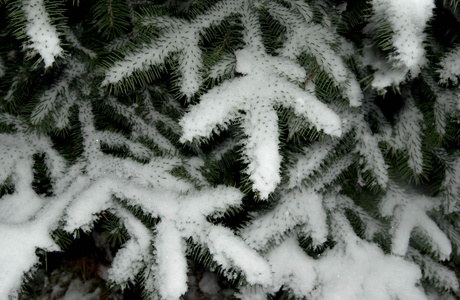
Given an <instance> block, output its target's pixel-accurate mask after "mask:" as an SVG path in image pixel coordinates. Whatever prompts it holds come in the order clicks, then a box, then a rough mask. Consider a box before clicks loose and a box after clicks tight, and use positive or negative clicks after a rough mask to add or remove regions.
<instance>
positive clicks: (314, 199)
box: [241, 189, 328, 250]
mask: <svg viewBox="0 0 460 300" xmlns="http://www.w3.org/2000/svg"><path fill="white" fill-rule="evenodd" d="M299 226H300V228H299ZM296 228H297V229H298V230H299V231H300V232H302V233H303V234H306V235H308V236H311V237H312V239H313V244H314V245H320V244H322V243H324V242H325V241H326V237H327V233H328V229H327V225H326V212H325V211H324V209H323V207H322V198H321V197H320V196H319V195H318V194H316V193H315V192H313V191H301V190H300V189H299V190H293V191H291V192H288V193H283V194H281V195H280V201H279V203H278V205H277V206H276V209H274V210H272V211H270V212H268V213H266V214H262V215H257V218H256V220H255V221H253V222H252V223H251V225H249V226H247V227H246V228H245V229H243V230H242V231H241V235H242V236H243V237H244V239H245V241H246V243H248V245H250V246H251V247H252V248H254V249H256V250H262V249H264V248H266V246H267V243H269V242H270V241H272V242H275V243H280V242H281V241H282V240H283V237H284V236H285V235H286V234H287V233H288V232H291V231H295V230H296Z"/></svg>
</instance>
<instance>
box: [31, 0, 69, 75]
mask: <svg viewBox="0 0 460 300" xmlns="http://www.w3.org/2000/svg"><path fill="white" fill-rule="evenodd" d="M22 9H23V11H24V14H25V18H26V20H27V23H26V32H27V35H28V36H29V38H30V45H27V46H26V48H31V49H33V51H36V52H38V53H39V54H40V56H41V57H42V58H43V61H44V63H45V67H46V68H48V67H50V66H51V65H52V64H53V63H54V60H55V58H56V57H58V56H61V55H62V53H63V49H62V48H61V46H60V40H59V34H58V32H57V29H56V27H55V26H54V25H52V24H51V20H50V17H49V14H48V12H47V11H46V8H45V2H44V1H43V0H25V1H23V4H22Z"/></svg>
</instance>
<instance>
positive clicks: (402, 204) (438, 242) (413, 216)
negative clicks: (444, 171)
mask: <svg viewBox="0 0 460 300" xmlns="http://www.w3.org/2000/svg"><path fill="white" fill-rule="evenodd" d="M439 204H440V201H439V200H437V199H430V198H428V197H426V196H423V195H411V194H409V193H407V192H405V191H404V190H403V189H402V188H400V187H398V186H396V185H394V184H392V185H391V187H390V190H389V191H388V192H387V194H386V195H385V196H384V198H383V199H382V202H381V206H380V211H381V214H382V215H383V216H393V221H392V235H393V237H392V247H391V251H392V252H393V253H395V254H397V255H401V256H404V255H405V254H406V252H407V250H408V247H409V238H410V236H411V232H412V230H413V229H414V228H418V229H419V230H420V231H421V233H422V234H423V235H425V236H426V237H427V238H428V242H429V243H430V244H431V246H432V247H433V250H434V251H435V252H437V254H438V255H439V257H440V259H441V260H446V259H448V258H449V257H450V254H451V252H452V245H451V243H450V240H449V238H448V237H447V236H446V234H445V233H444V232H443V231H442V230H441V229H440V228H439V227H438V225H437V224H436V223H435V222H434V221H433V220H432V219H431V218H430V217H428V215H427V211H430V210H431V209H433V208H435V206H438V205H439Z"/></svg>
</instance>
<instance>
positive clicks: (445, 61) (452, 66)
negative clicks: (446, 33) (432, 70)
mask: <svg viewBox="0 0 460 300" xmlns="http://www.w3.org/2000/svg"><path fill="white" fill-rule="evenodd" d="M439 65H440V66H441V68H440V69H438V70H437V71H438V73H439V82H440V83H447V82H448V81H449V80H451V81H452V82H453V83H454V84H458V76H460V46H458V47H456V48H454V49H453V50H452V51H451V52H449V53H447V54H446V55H445V56H444V57H443V58H441V61H440V62H439Z"/></svg>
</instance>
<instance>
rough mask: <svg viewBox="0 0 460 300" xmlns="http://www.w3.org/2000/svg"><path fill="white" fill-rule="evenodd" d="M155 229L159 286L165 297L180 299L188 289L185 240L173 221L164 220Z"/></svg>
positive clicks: (162, 295) (156, 276)
mask: <svg viewBox="0 0 460 300" xmlns="http://www.w3.org/2000/svg"><path fill="white" fill-rule="evenodd" d="M155 229H156V232H157V234H156V237H155V249H156V253H155V254H156V261H157V264H158V269H157V273H156V274H155V278H156V280H157V287H158V288H159V293H160V295H161V297H162V298H163V299H178V298H179V297H180V296H181V295H182V294H184V293H185V292H186V291H187V261H186V257H185V241H183V240H182V237H181V235H180V232H179V231H178V230H177V228H176V227H175V226H174V223H172V222H171V221H162V222H160V223H159V224H157V226H155Z"/></svg>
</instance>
